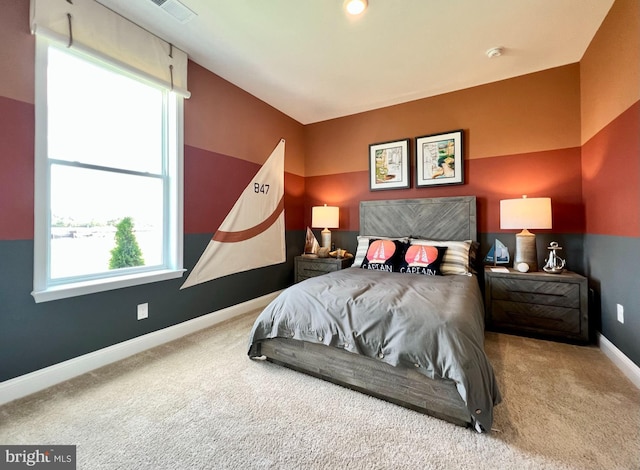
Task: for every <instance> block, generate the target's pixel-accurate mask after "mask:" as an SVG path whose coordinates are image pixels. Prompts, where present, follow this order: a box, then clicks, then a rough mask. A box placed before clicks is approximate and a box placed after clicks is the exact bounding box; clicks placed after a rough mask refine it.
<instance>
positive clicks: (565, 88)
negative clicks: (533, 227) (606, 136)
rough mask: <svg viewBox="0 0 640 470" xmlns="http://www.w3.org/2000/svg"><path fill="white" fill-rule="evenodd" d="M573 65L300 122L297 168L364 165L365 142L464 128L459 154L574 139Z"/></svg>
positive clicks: (325, 170) (505, 151)
mask: <svg viewBox="0 0 640 470" xmlns="http://www.w3.org/2000/svg"><path fill="white" fill-rule="evenodd" d="M579 113H580V67H579V65H578V64H572V65H567V66H564V67H558V68H554V69H550V70H546V71H543V72H538V73H533V74H529V75H525V76H522V77H516V78H512V79H509V80H503V81H500V82H495V83H490V84H488V85H482V86H478V87H474V88H469V89H465V90H460V91H456V92H453V93H447V94H443V95H439V96H435V97H431V98H425V99H422V100H417V101H412V102H409V103H404V104H400V105H396V106H390V107H386V108H381V109H377V110H374V111H369V112H365V113H360V114H355V115H352V116H347V117H343V118H338V119H332V120H329V121H324V122H320V123H316V124H310V125H308V126H306V129H305V132H306V162H305V176H320V175H328V174H335V173H343V172H351V171H361V170H366V169H367V168H368V146H369V144H372V143H376V142H385V141H390V140H396V139H402V138H407V137H410V138H413V137H416V136H421V135H428V134H436V133H439V132H446V131H449V130H452V129H465V131H466V132H465V143H466V156H465V158H467V159H475V158H486V157H496V156H499V155H516V154H522V153H528V152H538V151H544V150H556V149H561V148H571V147H577V146H579V145H580V122H579V118H578V117H579Z"/></svg>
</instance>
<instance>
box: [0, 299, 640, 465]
mask: <svg viewBox="0 0 640 470" xmlns="http://www.w3.org/2000/svg"><path fill="white" fill-rule="evenodd" d="M257 314H258V312H257V311H256V312H251V313H248V314H246V315H243V316H241V317H237V318H234V319H232V320H229V321H227V322H225V323H222V324H219V325H216V326H214V327H211V328H208V329H206V330H202V331H200V332H198V333H195V334H192V335H190V336H187V337H185V338H182V339H180V340H177V341H174V342H172V343H168V344H166V345H163V346H160V347H158V348H154V349H152V350H149V351H145V352H143V353H140V354H137V355H135V356H133V357H130V358H128V359H125V360H123V361H120V362H118V363H115V364H112V365H109V366H107V367H103V368H101V369H98V370H96V371H93V372H91V373H88V374H85V375H83V376H80V377H78V378H75V379H73V380H70V381H67V382H64V383H61V384H59V385H57V386H55V387H51V388H50V389H47V390H44V391H42V392H39V393H37V394H34V395H31V396H28V397H25V398H23V399H20V400H16V401H14V402H11V403H8V404H6V405H4V406H2V407H0V444H19V445H29V444H34V445H40V444H73V445H76V446H77V459H78V465H77V468H78V469H87V470H102V469H105V470H106V469H108V470H115V469H123V470H125V469H126V470H132V469H154V470H164V469H171V470H173V469H347V468H349V469H467V468H474V469H580V470H584V469H625V470H627V469H640V390H638V389H637V388H636V387H635V386H634V385H633V384H632V383H631V382H630V381H629V380H628V379H627V378H626V377H625V376H624V375H623V374H622V373H621V372H620V371H619V370H618V369H617V368H616V367H615V366H614V365H613V363H611V362H610V361H609V359H608V358H606V357H605V356H604V355H603V354H602V353H601V352H600V351H599V349H597V348H596V347H591V346H586V347H585V346H575V345H569V344H563V343H556V342H550V341H542V340H537V339H530V338H523V337H518V336H510V335H504V334H498V333H491V332H488V333H487V334H486V342H485V348H486V350H487V354H488V355H489V357H490V359H491V361H492V364H493V366H494V369H495V371H496V375H497V378H498V383H499V384H500V387H501V391H502V394H503V402H502V403H501V404H500V405H498V406H497V407H496V409H495V420H494V428H495V429H496V431H494V432H492V433H490V434H478V433H476V432H474V431H473V430H471V429H465V428H461V427H458V426H455V425H452V424H449V423H446V422H444V421H441V420H438V419H436V418H431V417H429V416H425V415H422V414H420V413H418V412H415V411H411V410H407V409H404V408H402V407H399V406H397V405H393V404H390V403H387V402H384V401H381V400H379V399H376V398H372V397H369V396H367V395H363V394H361V393H358V392H354V391H351V390H348V389H345V388H343V387H340V386H337V385H334V384H331V383H328V382H324V381H322V380H319V379H316V378H313V377H308V376H306V375H303V374H301V373H298V372H294V371H291V370H288V369H285V368H283V367H280V366H277V365H274V364H271V363H266V362H261V361H252V360H250V359H249V358H248V357H247V355H246V352H247V340H248V335H249V331H250V329H251V326H252V324H253V320H254V319H255V317H256V316H257Z"/></svg>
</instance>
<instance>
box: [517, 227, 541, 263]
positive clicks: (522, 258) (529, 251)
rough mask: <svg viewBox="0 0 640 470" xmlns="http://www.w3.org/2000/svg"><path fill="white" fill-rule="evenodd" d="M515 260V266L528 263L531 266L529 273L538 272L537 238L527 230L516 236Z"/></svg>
mask: <svg viewBox="0 0 640 470" xmlns="http://www.w3.org/2000/svg"><path fill="white" fill-rule="evenodd" d="M514 258H515V259H514V260H513V265H514V266H518V264H519V263H527V264H528V265H529V271H537V270H538V252H537V250H536V236H535V235H534V234H533V233H531V232H529V231H528V230H527V229H524V230H523V231H522V232H520V233H518V234H516V252H515V255H514Z"/></svg>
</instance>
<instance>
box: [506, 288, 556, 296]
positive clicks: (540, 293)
mask: <svg viewBox="0 0 640 470" xmlns="http://www.w3.org/2000/svg"><path fill="white" fill-rule="evenodd" d="M507 292H513V293H515V294H533V295H549V296H552V297H566V295H564V294H554V293H553V292H531V291H530V290H515V289H507Z"/></svg>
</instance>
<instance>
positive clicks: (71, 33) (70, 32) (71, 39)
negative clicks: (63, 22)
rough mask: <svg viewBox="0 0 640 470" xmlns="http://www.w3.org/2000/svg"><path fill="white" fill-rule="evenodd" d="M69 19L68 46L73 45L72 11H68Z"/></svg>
mask: <svg viewBox="0 0 640 470" xmlns="http://www.w3.org/2000/svg"><path fill="white" fill-rule="evenodd" d="M67 1H68V0H67ZM69 3H71V2H69ZM67 20H68V21H69V44H68V45H67V47H71V46H72V45H73V28H72V27H71V13H67Z"/></svg>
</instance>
